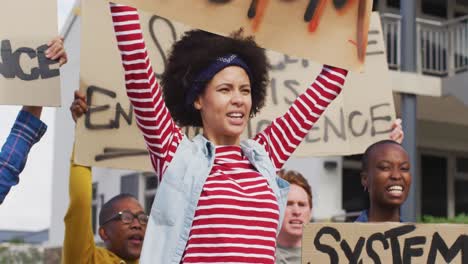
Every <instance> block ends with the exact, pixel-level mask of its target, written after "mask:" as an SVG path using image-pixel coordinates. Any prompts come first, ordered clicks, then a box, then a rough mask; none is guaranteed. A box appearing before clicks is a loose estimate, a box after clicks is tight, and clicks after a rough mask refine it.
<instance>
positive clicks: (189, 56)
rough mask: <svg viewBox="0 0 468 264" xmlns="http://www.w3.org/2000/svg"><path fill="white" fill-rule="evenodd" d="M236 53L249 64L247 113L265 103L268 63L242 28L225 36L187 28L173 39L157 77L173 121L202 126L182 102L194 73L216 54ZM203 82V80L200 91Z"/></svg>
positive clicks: (258, 109)
mask: <svg viewBox="0 0 468 264" xmlns="http://www.w3.org/2000/svg"><path fill="white" fill-rule="evenodd" d="M227 54H236V55H237V56H239V57H240V58H241V59H242V60H243V61H244V62H245V63H246V64H247V65H248V67H249V70H250V76H251V80H250V81H251V84H250V85H251V91H252V92H251V95H252V109H251V112H250V115H251V116H254V115H255V114H257V113H258V112H259V111H260V109H261V108H262V107H263V106H264V104H265V97H266V88H267V85H268V82H269V77H268V71H269V70H270V67H271V66H270V63H269V61H268V59H267V57H266V54H265V50H264V49H263V48H260V47H259V46H258V45H257V44H256V43H255V41H254V39H253V37H252V36H249V37H244V36H243V32H242V29H240V30H238V31H236V32H234V33H232V34H231V35H230V37H229V38H227V37H223V36H219V35H216V34H213V33H209V32H206V31H203V30H191V31H188V32H186V33H185V35H184V36H183V37H182V39H180V40H179V41H177V42H176V43H174V45H173V46H172V51H171V53H170V55H169V58H168V62H167V65H166V69H165V71H164V73H163V74H162V77H161V85H162V90H163V96H164V101H165V102H166V106H167V107H168V109H169V111H170V113H171V115H172V118H173V119H174V121H175V122H176V123H177V125H179V126H181V127H183V126H193V127H202V126H203V124H202V119H201V115H200V112H199V111H198V110H197V109H195V107H194V106H193V104H192V105H187V104H186V97H187V94H188V92H189V91H190V89H191V88H192V83H193V81H194V79H195V78H196V77H197V75H198V74H199V73H200V72H201V71H202V70H204V69H205V68H206V67H208V66H209V65H211V64H212V63H213V62H214V61H215V60H216V59H217V58H219V57H222V56H225V55H227ZM206 85H207V83H204V84H203V87H204V88H203V90H202V91H200V93H199V94H201V93H203V92H204V90H205V88H206Z"/></svg>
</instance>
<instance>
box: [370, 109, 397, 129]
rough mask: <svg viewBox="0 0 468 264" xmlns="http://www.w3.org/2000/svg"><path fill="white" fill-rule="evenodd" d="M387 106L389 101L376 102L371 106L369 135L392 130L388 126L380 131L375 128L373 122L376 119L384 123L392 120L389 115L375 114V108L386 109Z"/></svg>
mask: <svg viewBox="0 0 468 264" xmlns="http://www.w3.org/2000/svg"><path fill="white" fill-rule="evenodd" d="M389 107H390V104H389V103H383V104H378V105H374V106H371V108H370V116H371V124H372V125H371V135H372V136H375V135H379V134H387V133H390V131H392V129H391V128H390V127H389V128H388V129H387V130H382V131H377V129H376V128H375V123H376V122H377V121H385V122H386V123H388V122H390V121H391V120H392V118H391V117H390V116H389V115H384V116H376V111H377V109H379V108H387V109H388V108H389ZM386 112H387V111H386Z"/></svg>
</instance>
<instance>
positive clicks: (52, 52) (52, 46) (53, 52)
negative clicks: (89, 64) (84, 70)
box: [45, 36, 68, 66]
mask: <svg viewBox="0 0 468 264" xmlns="http://www.w3.org/2000/svg"><path fill="white" fill-rule="evenodd" d="M47 46H49V48H48V49H47V50H46V51H45V54H46V57H47V58H49V59H51V60H58V61H59V65H60V66H62V65H64V64H65V63H67V61H68V56H67V53H66V52H65V47H64V46H63V37H60V36H59V37H56V38H54V39H52V40H51V41H49V43H47Z"/></svg>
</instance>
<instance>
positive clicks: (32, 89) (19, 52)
mask: <svg viewBox="0 0 468 264" xmlns="http://www.w3.org/2000/svg"><path fill="white" fill-rule="evenodd" d="M38 10H40V12H39V11H38ZM0 32H1V38H0V41H1V43H0V45H1V48H0V49H1V54H0V104H7V105H38V106H39V105H42V106H60V72H59V70H58V68H59V66H58V65H59V64H58V62H55V61H50V60H48V59H47V58H46V57H45V54H44V51H45V50H46V49H47V45H46V44H47V43H48V42H49V41H50V40H51V39H53V38H54V37H56V36H57V35H58V32H57V1H55V0H42V1H28V0H4V1H2V8H1V9H0Z"/></svg>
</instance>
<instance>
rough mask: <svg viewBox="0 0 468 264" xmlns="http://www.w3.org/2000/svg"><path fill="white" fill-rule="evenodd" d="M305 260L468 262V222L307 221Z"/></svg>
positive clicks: (303, 252) (339, 261) (317, 261)
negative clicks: (460, 223)
mask: <svg viewBox="0 0 468 264" xmlns="http://www.w3.org/2000/svg"><path fill="white" fill-rule="evenodd" d="M302 263H303V264H312V263H322V264H324V263H331V264H335V263H336V264H338V263H356V264H357V263H377V264H378V263H394V264H399V263H427V264H434V263H453V264H466V263H468V226H467V225H451V224H399V223H378V224H371V223H345V224H331V223H328V224H315V223H314V224H307V225H306V226H305V228H304V235H303V238H302Z"/></svg>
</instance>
